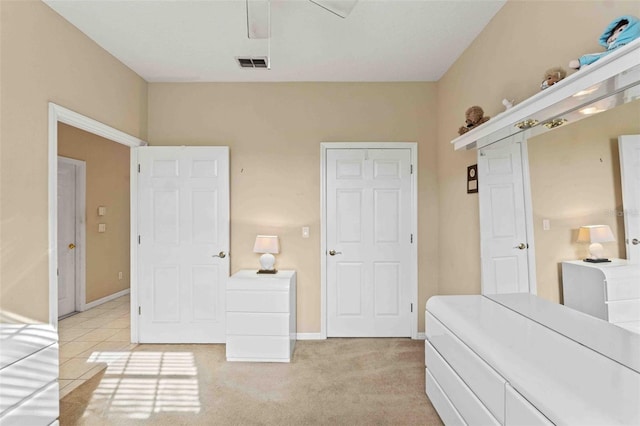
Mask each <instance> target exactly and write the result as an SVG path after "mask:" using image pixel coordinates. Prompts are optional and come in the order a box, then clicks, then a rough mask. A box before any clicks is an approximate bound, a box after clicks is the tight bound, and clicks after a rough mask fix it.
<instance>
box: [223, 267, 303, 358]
mask: <svg viewBox="0 0 640 426" xmlns="http://www.w3.org/2000/svg"><path fill="white" fill-rule="evenodd" d="M295 344H296V272H295V271H278V273H277V274H273V275H271V274H257V273H256V270H255V269H254V270H241V271H239V272H237V273H235V274H233V276H231V277H230V278H229V281H228V283H227V361H256V362H290V361H291V357H292V356H293V350H294V347H295Z"/></svg>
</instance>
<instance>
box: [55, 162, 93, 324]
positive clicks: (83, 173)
mask: <svg viewBox="0 0 640 426" xmlns="http://www.w3.org/2000/svg"><path fill="white" fill-rule="evenodd" d="M58 161H59V162H62V163H67V164H71V165H73V166H75V168H76V178H75V183H76V206H75V207H76V209H75V210H76V216H75V228H76V248H77V250H76V251H75V253H74V254H75V258H76V259H75V264H76V268H75V272H74V273H75V283H76V284H75V288H74V293H75V296H76V303H75V310H76V311H77V312H81V311H84V310H85V296H86V294H87V275H86V267H87V245H86V244H87V236H86V217H85V215H86V200H87V163H86V162H85V161H82V160H75V159H73V158H67V157H62V156H58ZM56 164H57V163H56ZM56 176H57V174H56ZM56 188H57V184H56ZM57 199H58V198H57V193H56V200H57ZM56 219H57V218H56ZM56 233H57V229H56ZM56 275H57V274H56Z"/></svg>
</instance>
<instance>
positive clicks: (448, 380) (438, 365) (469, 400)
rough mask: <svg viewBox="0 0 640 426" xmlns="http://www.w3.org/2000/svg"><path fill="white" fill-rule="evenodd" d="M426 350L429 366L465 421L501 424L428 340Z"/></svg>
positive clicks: (481, 423) (479, 423)
mask: <svg viewBox="0 0 640 426" xmlns="http://www.w3.org/2000/svg"><path fill="white" fill-rule="evenodd" d="M425 352H426V354H427V355H426V356H427V368H428V369H429V371H430V372H431V374H432V375H433V377H434V378H435V379H436V381H437V382H438V384H439V385H440V387H441V388H442V390H443V391H444V393H445V395H447V398H449V400H450V401H451V402H452V403H453V405H454V406H455V407H456V409H457V410H458V412H459V413H460V415H461V416H462V418H463V419H464V420H465V422H467V423H469V424H478V425H499V424H500V423H499V422H498V421H497V420H496V419H495V418H494V417H493V416H492V415H491V413H489V410H487V408H486V407H485V406H484V405H483V404H482V402H480V400H479V399H478V398H477V397H476V395H474V394H473V392H471V389H469V387H468V386H467V385H466V384H465V383H464V382H463V381H462V379H460V377H459V376H458V375H457V374H456V372H455V371H453V369H452V368H451V367H450V366H449V364H447V362H446V361H445V360H444V359H443V358H442V357H441V356H440V354H439V353H438V352H437V351H436V350H435V349H434V348H433V346H431V344H430V343H429V342H428V341H426V342H425Z"/></svg>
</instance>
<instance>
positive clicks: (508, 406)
mask: <svg viewBox="0 0 640 426" xmlns="http://www.w3.org/2000/svg"><path fill="white" fill-rule="evenodd" d="M505 399H506V402H505V410H506V414H505V420H506V422H505V425H506V426H510V425H514V426H534V425H540V426H542V425H545V426H552V425H553V423H551V422H550V421H549V419H547V418H546V417H545V416H544V415H543V414H542V413H541V412H540V411H538V410H537V409H536V407H534V406H533V405H531V403H530V402H529V401H527V400H526V399H525V398H523V397H522V395H520V394H519V393H518V392H517V391H516V390H515V389H513V388H512V387H511V386H510V385H509V384H507V386H506V398H505Z"/></svg>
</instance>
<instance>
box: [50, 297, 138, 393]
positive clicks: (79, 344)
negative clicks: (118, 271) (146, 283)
mask: <svg viewBox="0 0 640 426" xmlns="http://www.w3.org/2000/svg"><path fill="white" fill-rule="evenodd" d="M130 320H131V316H130V305H129V295H126V296H122V297H119V298H117V299H114V300H112V301H109V302H107V303H103V304H102V305H99V306H96V307H95V308H92V309H89V310H86V311H84V312H80V313H78V314H75V315H73V316H70V317H68V318H65V319H63V320H61V321H60V322H59V323H58V328H59V333H60V378H59V380H58V383H59V386H60V399H62V398H63V397H65V396H66V395H67V394H68V393H69V392H71V391H72V390H74V389H76V388H77V387H78V386H80V385H81V384H83V383H84V382H86V381H87V380H89V379H91V378H92V377H93V376H95V375H96V374H98V373H99V372H101V371H102V370H104V369H105V368H107V363H106V362H96V358H97V357H96V356H93V357H92V354H94V353H95V352H102V351H119V350H129V349H131V348H133V347H135V346H136V345H134V344H131V343H130V341H131V338H130V337H131V336H130V322H131V321H130Z"/></svg>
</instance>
